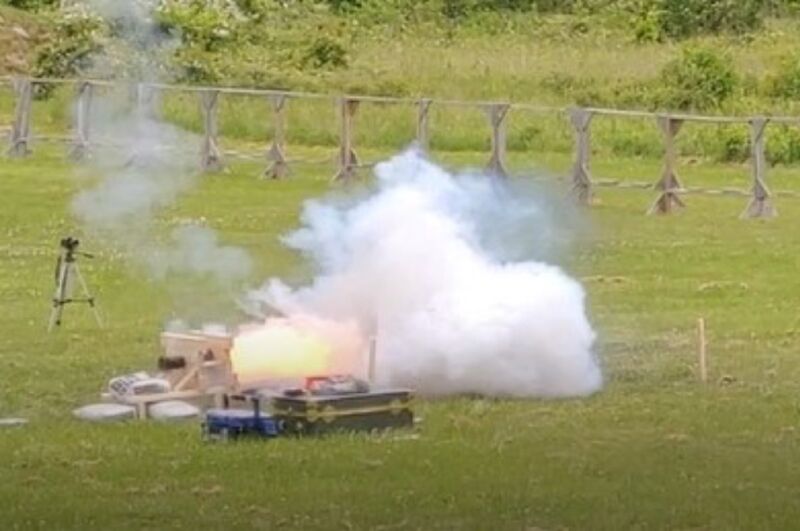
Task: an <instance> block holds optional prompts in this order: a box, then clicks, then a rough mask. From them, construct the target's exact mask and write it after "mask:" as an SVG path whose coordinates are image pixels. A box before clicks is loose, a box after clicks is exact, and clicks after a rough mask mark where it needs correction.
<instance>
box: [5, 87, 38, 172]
mask: <svg viewBox="0 0 800 531" xmlns="http://www.w3.org/2000/svg"><path fill="white" fill-rule="evenodd" d="M12 86H13V88H14V93H15V94H16V96H17V103H16V106H15V107H14V122H13V124H12V125H11V136H10V138H9V146H8V156H9V157H12V158H21V157H27V156H28V155H30V154H31V149H30V137H31V107H32V104H33V83H32V82H31V80H30V79H26V78H21V77H18V78H14V79H13V80H12Z"/></svg>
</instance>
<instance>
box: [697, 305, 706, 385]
mask: <svg viewBox="0 0 800 531" xmlns="http://www.w3.org/2000/svg"><path fill="white" fill-rule="evenodd" d="M706 346H707V344H706V321H705V319H703V318H702V317H701V318H699V319H698V320H697V347H698V350H697V352H698V358H699V359H698V363H699V365H700V381H701V382H703V383H706V382H707V381H708V361H707V359H706V356H707V353H706Z"/></svg>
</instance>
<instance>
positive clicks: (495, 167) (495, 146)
mask: <svg viewBox="0 0 800 531" xmlns="http://www.w3.org/2000/svg"><path fill="white" fill-rule="evenodd" d="M510 108H511V105H509V104H508V103H493V104H491V105H488V106H487V107H486V112H487V114H488V116H489V124H490V125H491V127H492V154H491V157H490V158H489V164H487V166H486V171H488V172H489V174H490V175H491V176H493V177H507V176H508V171H507V170H506V126H505V120H506V116H507V115H508V111H509V109H510Z"/></svg>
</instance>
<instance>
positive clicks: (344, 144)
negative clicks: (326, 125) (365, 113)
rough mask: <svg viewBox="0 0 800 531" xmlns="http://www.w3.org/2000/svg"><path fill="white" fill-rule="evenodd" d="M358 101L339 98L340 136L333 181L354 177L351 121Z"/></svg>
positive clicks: (354, 154)
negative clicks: (337, 165) (337, 161)
mask: <svg viewBox="0 0 800 531" xmlns="http://www.w3.org/2000/svg"><path fill="white" fill-rule="evenodd" d="M359 103H360V102H359V101H358V100H354V99H350V98H342V99H341V100H339V119H340V123H341V137H340V146H339V168H338V170H337V172H336V175H334V176H333V180H334V181H344V182H349V181H351V180H352V179H354V178H355V177H356V170H357V169H358V157H357V156H356V152H355V150H354V149H353V123H354V118H355V115H356V111H357V110H358V106H359Z"/></svg>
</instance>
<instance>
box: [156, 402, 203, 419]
mask: <svg viewBox="0 0 800 531" xmlns="http://www.w3.org/2000/svg"><path fill="white" fill-rule="evenodd" d="M148 413H149V415H150V417H151V418H153V419H155V420H161V421H164V422H170V421H178V420H187V419H193V418H195V417H197V416H198V415H199V414H200V409H199V408H198V407H196V406H193V405H192V404H189V403H187V402H182V401H180V400H167V401H166V402H157V403H155V404H153V405H152V406H150V408H149V410H148Z"/></svg>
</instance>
